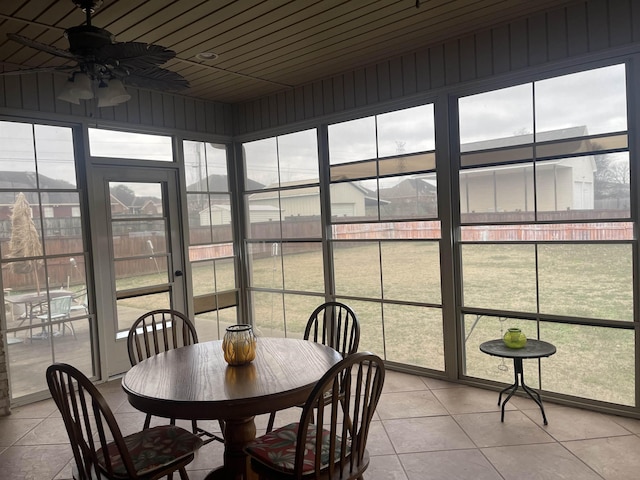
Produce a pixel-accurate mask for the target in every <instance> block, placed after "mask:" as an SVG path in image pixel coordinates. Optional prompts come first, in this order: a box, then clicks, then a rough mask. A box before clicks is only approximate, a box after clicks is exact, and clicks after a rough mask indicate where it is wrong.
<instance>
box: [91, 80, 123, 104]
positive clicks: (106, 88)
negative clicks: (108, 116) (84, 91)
mask: <svg viewBox="0 0 640 480" xmlns="http://www.w3.org/2000/svg"><path fill="white" fill-rule="evenodd" d="M130 98H131V95H129V93H128V92H127V90H126V89H125V88H124V85H123V84H122V81H120V80H118V79H117V78H112V79H111V80H109V82H108V83H107V82H106V81H105V80H101V81H100V85H99V86H98V107H114V106H116V105H120V104H121V103H124V102H126V101H128V100H129V99H130Z"/></svg>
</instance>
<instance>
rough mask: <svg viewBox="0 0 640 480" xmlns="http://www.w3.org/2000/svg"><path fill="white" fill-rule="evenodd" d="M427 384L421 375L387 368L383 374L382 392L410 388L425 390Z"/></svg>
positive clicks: (410, 389)
mask: <svg viewBox="0 0 640 480" xmlns="http://www.w3.org/2000/svg"><path fill="white" fill-rule="evenodd" d="M426 389H427V385H426V384H425V383H424V382H423V381H422V379H421V377H418V376H416V375H410V374H408V373H402V372H394V371H391V370H387V371H386V373H385V376H384V388H383V392H384V393H393V392H407V391H412V390H426Z"/></svg>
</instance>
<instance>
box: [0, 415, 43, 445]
mask: <svg viewBox="0 0 640 480" xmlns="http://www.w3.org/2000/svg"><path fill="white" fill-rule="evenodd" d="M40 422H42V420H40V419H37V418H22V419H21V418H11V417H10V416H9V417H0V446H2V447H9V446H11V445H13V444H14V443H15V442H16V441H18V440H19V439H20V438H22V437H23V436H25V435H26V434H27V433H28V432H29V431H30V430H31V429H33V428H35V427H36V426H37V425H38V424H39V423H40Z"/></svg>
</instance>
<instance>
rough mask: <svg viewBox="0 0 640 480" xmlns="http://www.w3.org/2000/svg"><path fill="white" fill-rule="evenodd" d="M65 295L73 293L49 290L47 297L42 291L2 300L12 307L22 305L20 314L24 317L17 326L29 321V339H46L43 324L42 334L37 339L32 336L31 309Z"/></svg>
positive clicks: (10, 296) (32, 316)
mask: <svg viewBox="0 0 640 480" xmlns="http://www.w3.org/2000/svg"><path fill="white" fill-rule="evenodd" d="M67 295H73V292H71V291H69V290H49V294H48V295H47V292H46V291H43V292H40V293H37V292H31V293H21V294H19V295H7V296H6V297H4V300H5V302H7V303H10V304H12V305H24V313H23V314H22V315H24V317H23V318H22V321H21V322H20V325H19V326H22V324H23V323H24V322H25V321H27V320H29V338H30V339H32V338H34V337H35V338H46V337H47V335H46V332H45V329H44V324H43V325H42V333H41V334H40V336H39V337H37V336H35V335H33V334H32V328H33V327H32V322H33V318H34V316H35V315H34V312H33V309H34V308H35V307H36V306H38V305H40V304H42V303H46V302H47V301H48V300H49V299H51V298H58V297H65V296H67ZM22 315H21V316H22Z"/></svg>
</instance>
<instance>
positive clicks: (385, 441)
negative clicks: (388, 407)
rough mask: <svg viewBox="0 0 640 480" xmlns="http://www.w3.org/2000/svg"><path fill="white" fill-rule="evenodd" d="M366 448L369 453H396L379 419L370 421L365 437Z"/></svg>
mask: <svg viewBox="0 0 640 480" xmlns="http://www.w3.org/2000/svg"><path fill="white" fill-rule="evenodd" d="M367 450H368V451H369V455H390V454H394V453H396V452H395V450H394V449H393V445H392V444H391V440H389V436H388V435H387V431H386V430H385V429H384V425H382V422H381V421H375V422H371V426H370V427H369V436H368V437H367Z"/></svg>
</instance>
